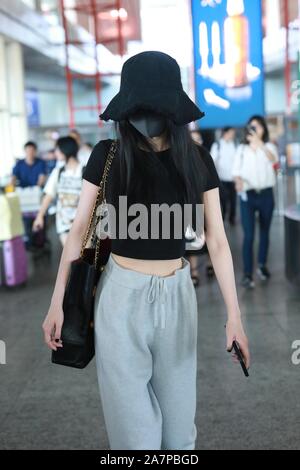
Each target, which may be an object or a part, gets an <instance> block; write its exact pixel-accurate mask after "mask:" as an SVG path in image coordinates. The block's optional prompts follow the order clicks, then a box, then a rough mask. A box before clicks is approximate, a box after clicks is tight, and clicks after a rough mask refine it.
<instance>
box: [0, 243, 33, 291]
mask: <svg viewBox="0 0 300 470" xmlns="http://www.w3.org/2000/svg"><path fill="white" fill-rule="evenodd" d="M0 254H1V263H0V264H1V277H0V280H1V281H0V282H1V284H2V285H5V286H8V287H14V286H18V285H21V284H24V283H25V282H26V281H27V277H28V266H27V255H26V250H25V246H24V242H23V239H22V237H15V238H12V239H11V240H5V241H3V242H1V250H0Z"/></svg>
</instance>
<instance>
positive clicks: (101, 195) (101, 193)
mask: <svg viewBox="0 0 300 470" xmlns="http://www.w3.org/2000/svg"><path fill="white" fill-rule="evenodd" d="M116 150H117V141H116V140H114V141H113V142H112V143H111V146H110V149H109V152H108V155H107V157H106V161H105V166H104V170H103V174H102V178H101V181H100V184H99V188H98V192H97V196H96V199H95V203H94V207H93V210H92V213H91V216H90V220H89V223H88V227H87V231H86V234H85V237H84V240H83V243H82V246H81V252H80V257H81V258H82V257H83V252H84V249H85V247H86V244H87V242H88V240H89V238H90V236H91V234H92V231H93V230H94V231H95V230H96V225H97V224H94V223H93V222H94V219H95V215H96V212H97V209H98V207H99V205H100V204H102V202H103V201H104V200H105V197H106V182H107V177H108V174H109V171H110V167H111V164H112V161H113V159H114V157H115V154H116ZM98 242H99V241H98ZM98 242H97V245H96V252H95V264H96V263H97V260H98V258H99V249H100V243H98Z"/></svg>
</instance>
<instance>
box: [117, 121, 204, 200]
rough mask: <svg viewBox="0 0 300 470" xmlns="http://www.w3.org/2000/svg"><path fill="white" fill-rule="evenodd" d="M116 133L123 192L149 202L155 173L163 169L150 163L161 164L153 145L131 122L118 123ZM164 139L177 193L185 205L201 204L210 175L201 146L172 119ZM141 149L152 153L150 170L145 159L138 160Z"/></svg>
mask: <svg viewBox="0 0 300 470" xmlns="http://www.w3.org/2000/svg"><path fill="white" fill-rule="evenodd" d="M116 133H117V138H118V140H119V142H120V149H119V151H120V176H121V178H120V181H121V192H122V193H123V194H127V195H129V194H130V193H132V192H135V193H138V194H140V195H141V194H143V195H144V199H146V200H150V199H151V198H152V196H153V191H155V174H157V173H155V172H157V171H160V172H161V171H163V170H164V168H163V165H161V166H160V165H159V164H158V165H157V164H156V165H155V164H153V165H151V161H152V162H155V161H156V162H157V161H158V160H157V158H156V155H155V152H154V150H153V148H152V146H151V144H150V143H149V141H148V140H147V139H146V137H144V136H143V135H142V134H141V133H140V132H138V131H137V130H136V129H135V128H134V126H132V125H131V124H130V122H129V121H128V120H124V121H120V122H118V123H116ZM165 137H166V143H167V144H168V145H169V147H170V150H171V158H172V160H173V163H174V166H175V169H176V173H177V177H178V178H177V182H176V183H177V191H178V193H180V195H181V197H182V200H183V202H184V203H186V204H195V203H200V202H201V194H202V192H203V188H204V181H205V171H207V169H206V167H205V164H204V163H203V161H202V159H201V146H200V145H199V144H197V143H195V142H194V141H193V140H192V138H191V135H190V131H189V129H188V126H178V125H176V124H175V123H174V122H173V121H171V120H170V119H166V131H165ZM141 148H142V149H144V150H146V151H147V152H149V163H150V164H149V165H147V166H145V159H140V158H138V157H139V154H140V152H141ZM151 157H152V158H151ZM158 163H159V162H158Z"/></svg>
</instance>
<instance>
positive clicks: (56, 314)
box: [43, 304, 64, 351]
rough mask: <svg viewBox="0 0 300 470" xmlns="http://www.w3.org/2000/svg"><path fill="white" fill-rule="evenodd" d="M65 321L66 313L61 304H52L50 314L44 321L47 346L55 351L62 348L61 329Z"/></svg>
mask: <svg viewBox="0 0 300 470" xmlns="http://www.w3.org/2000/svg"><path fill="white" fill-rule="evenodd" d="M63 322H64V313H63V309H62V306H61V305H52V304H51V305H50V308H49V310H48V314H47V316H46V318H45V320H44V323H43V330H44V338H45V343H46V344H47V346H48V347H49V348H50V349H52V350H53V351H57V348H62V347H63V344H62V341H61V329H62V326H63Z"/></svg>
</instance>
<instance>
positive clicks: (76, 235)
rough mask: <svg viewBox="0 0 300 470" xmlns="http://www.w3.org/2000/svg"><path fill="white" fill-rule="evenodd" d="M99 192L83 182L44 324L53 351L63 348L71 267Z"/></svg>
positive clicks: (78, 253)
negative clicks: (65, 294)
mask: <svg viewBox="0 0 300 470" xmlns="http://www.w3.org/2000/svg"><path fill="white" fill-rule="evenodd" d="M97 192H98V187H97V186H95V185H94V184H92V183H89V182H88V181H86V180H83V184H82V191H81V195H80V200H79V204H78V207H77V211H76V217H75V219H74V222H73V224H72V228H71V230H70V232H69V234H68V237H67V241H66V244H65V246H64V249H63V252H62V255H61V259H60V264H59V268H58V273H57V277H56V282H55V287H54V291H53V294H52V298H51V303H50V308H49V311H48V314H47V316H46V318H45V321H44V323H43V330H44V335H45V342H46V343H47V345H48V346H49V347H50V348H51V349H53V350H56V349H57V347H61V343H57V341H59V340H60V336H61V328H62V325H63V311H62V303H63V297H64V293H65V288H66V284H67V279H68V275H69V270H70V265H71V262H72V261H73V260H75V259H77V258H78V257H79V255H80V251H81V246H82V243H83V240H84V236H85V234H86V230H87V227H88V222H89V220H90V216H91V213H92V210H93V207H94V203H95V200H96V196H97Z"/></svg>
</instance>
